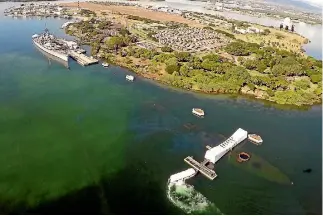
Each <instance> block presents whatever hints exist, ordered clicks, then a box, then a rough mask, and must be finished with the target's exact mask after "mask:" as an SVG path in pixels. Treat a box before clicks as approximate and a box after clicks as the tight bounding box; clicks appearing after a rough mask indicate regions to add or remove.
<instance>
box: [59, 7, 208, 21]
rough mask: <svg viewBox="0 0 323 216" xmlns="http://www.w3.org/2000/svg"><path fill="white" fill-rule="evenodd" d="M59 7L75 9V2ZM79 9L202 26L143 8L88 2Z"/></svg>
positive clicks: (176, 16)
mask: <svg viewBox="0 0 323 216" xmlns="http://www.w3.org/2000/svg"><path fill="white" fill-rule="evenodd" d="M60 5H62V6H65V7H77V2H71V3H61V4H60ZM80 7H81V8H84V9H88V10H91V11H94V12H99V11H101V12H103V11H106V12H114V13H116V12H118V13H121V14H127V15H133V16H140V17H143V18H147V19H152V20H157V21H174V22H179V23H185V24H188V25H189V26H194V27H202V26H203V25H202V24H200V23H197V22H195V21H192V20H188V19H185V18H184V17H181V16H179V15H175V14H168V13H164V12H159V11H151V10H147V9H145V8H139V7H134V6H116V5H99V4H94V3H88V2H80Z"/></svg>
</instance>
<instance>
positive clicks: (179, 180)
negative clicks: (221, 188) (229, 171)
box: [168, 128, 248, 184]
mask: <svg viewBox="0 0 323 216" xmlns="http://www.w3.org/2000/svg"><path fill="white" fill-rule="evenodd" d="M247 137H248V132H247V131H245V130H243V129H241V128H239V129H238V130H237V131H236V132H235V133H234V134H233V135H232V136H231V137H229V138H228V139H227V140H225V141H224V142H223V143H221V144H220V145H218V146H215V147H213V148H210V147H209V146H207V147H208V150H207V151H206V153H205V155H204V161H203V162H198V161H196V160H194V159H193V157H192V156H188V157H186V158H185V159H184V161H185V162H186V163H187V164H188V165H189V166H191V167H192V168H189V169H187V170H184V171H182V172H179V173H176V174H174V175H171V176H170V177H169V179H168V182H169V183H173V184H183V183H184V182H185V180H186V179H189V178H192V177H193V176H195V175H196V174H197V173H198V172H200V173H201V174H203V175H204V176H206V177H207V178H208V179H210V180H213V179H215V178H216V177H217V174H216V173H215V171H214V170H213V167H214V164H215V163H216V162H217V161H218V160H220V159H221V158H222V157H223V156H224V155H226V154H227V153H228V152H229V151H231V150H232V149H233V148H234V147H236V146H237V145H238V144H239V143H241V142H242V141H244V140H245V139H247Z"/></svg>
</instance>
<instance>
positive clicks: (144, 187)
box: [0, 163, 182, 215]
mask: <svg viewBox="0 0 323 216" xmlns="http://www.w3.org/2000/svg"><path fill="white" fill-rule="evenodd" d="M154 176H156V174H154V171H152V170H149V169H147V167H146V166H145V164H139V163H136V164H131V165H129V166H126V167H125V168H124V169H122V170H119V171H117V172H116V173H115V174H114V175H112V176H109V177H103V178H102V179H101V180H100V181H98V183H95V184H93V185H89V186H87V187H85V188H82V189H80V190H78V191H74V192H71V193H69V194H66V195H64V196H62V197H60V198H58V199H56V200H51V201H45V202H41V203H40V204H39V205H38V206H36V207H33V208H29V207H28V206H26V205H24V204H23V203H14V202H13V201H9V200H7V201H5V200H3V199H2V198H0V214H36V215H38V214H80V215H85V214H182V212H180V211H179V210H178V209H176V208H175V207H174V206H172V205H171V203H170V202H169V201H168V200H167V197H166V194H165V191H164V190H165V185H164V184H163V183H161V182H159V181H158V178H157V177H156V178H155V177H154Z"/></svg>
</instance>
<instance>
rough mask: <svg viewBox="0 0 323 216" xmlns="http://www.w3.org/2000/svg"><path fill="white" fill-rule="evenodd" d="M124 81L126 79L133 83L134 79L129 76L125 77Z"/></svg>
mask: <svg viewBox="0 0 323 216" xmlns="http://www.w3.org/2000/svg"><path fill="white" fill-rule="evenodd" d="M126 79H127V80H128V81H134V80H135V77H134V76H131V75H127V76H126Z"/></svg>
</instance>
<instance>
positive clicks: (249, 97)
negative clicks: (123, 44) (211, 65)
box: [99, 58, 322, 111]
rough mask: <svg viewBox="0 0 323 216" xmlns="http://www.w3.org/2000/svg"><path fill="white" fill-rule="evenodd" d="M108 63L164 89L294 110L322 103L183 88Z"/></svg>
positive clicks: (122, 66)
mask: <svg viewBox="0 0 323 216" xmlns="http://www.w3.org/2000/svg"><path fill="white" fill-rule="evenodd" d="M99 59H100V61H102V59H101V58H99ZM109 64H111V65H113V66H115V67H119V68H121V69H126V70H128V71H130V72H131V73H133V74H134V75H136V76H139V77H140V78H142V79H145V80H146V81H148V82H150V83H152V84H154V85H158V86H159V87H161V88H165V89H169V88H171V89H172V90H174V91H181V92H183V93H186V94H190V93H192V94H200V95H202V96H223V97H227V98H234V99H235V98H242V99H245V100H247V101H251V102H257V103H259V104H262V105H264V106H269V107H274V108H277V109H281V110H285V109H286V110H291V111H294V110H297V111H308V110H311V109H312V108H315V107H321V105H322V102H321V103H314V104H312V105H300V106H298V105H295V104H279V103H276V102H274V101H270V100H266V99H262V98H256V97H253V96H252V95H249V94H243V93H215V92H204V91H199V90H193V89H185V88H180V87H177V86H173V85H169V84H167V83H166V82H163V81H162V80H160V79H156V78H151V77H149V76H145V75H143V74H142V73H138V72H136V71H135V70H133V69H132V68H131V67H128V66H126V65H122V64H116V63H114V62H109Z"/></svg>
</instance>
